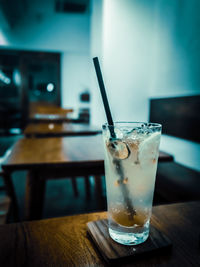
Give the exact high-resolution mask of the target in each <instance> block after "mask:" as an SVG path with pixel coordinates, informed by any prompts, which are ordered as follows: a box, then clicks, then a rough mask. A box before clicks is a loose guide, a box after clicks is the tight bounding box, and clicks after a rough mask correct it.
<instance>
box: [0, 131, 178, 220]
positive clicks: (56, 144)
mask: <svg viewBox="0 0 200 267" xmlns="http://www.w3.org/2000/svg"><path fill="white" fill-rule="evenodd" d="M103 158H104V153H103V141H102V136H101V135H92V136H76V137H49V138H23V139H20V140H18V141H17V142H16V143H15V145H14V146H13V148H12V150H11V153H10V155H9V156H8V158H7V159H6V161H4V163H3V164H2V168H3V170H4V171H5V173H9V174H11V173H13V172H14V171H17V170H26V171H28V176H27V185H26V201H25V207H26V208H25V209H26V219H27V220H32V219H38V218H41V217H42V210H43V203H44V194H45V181H46V180H47V179H56V178H65V177H76V176H87V175H93V176H94V178H95V188H96V197H97V200H98V201H101V195H102V188H101V179H100V177H99V176H100V175H104V160H103ZM172 160H173V156H172V155H169V154H167V153H164V152H160V155H159V161H160V162H166V161H172Z"/></svg>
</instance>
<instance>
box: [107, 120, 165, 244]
mask: <svg viewBox="0 0 200 267" xmlns="http://www.w3.org/2000/svg"><path fill="white" fill-rule="evenodd" d="M112 131H114V133H115V136H114V138H113V136H112V137H111V132H112ZM160 136H161V125H160V124H156V123H134V122H124V123H114V126H108V125H107V124H104V125H103V139H104V150H105V176H106V191H107V206H108V224H109V226H108V227H109V234H110V236H111V238H112V239H114V240H115V241H116V242H118V243H121V244H125V245H137V244H140V243H142V242H144V241H145V240H146V239H147V238H148V236H149V224H150V217H151V210H152V201H153V194H154V186H155V177H156V170H157V162H158V154H159V153H158V152H159V144H160Z"/></svg>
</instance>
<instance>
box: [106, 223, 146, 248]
mask: <svg viewBox="0 0 200 267" xmlns="http://www.w3.org/2000/svg"><path fill="white" fill-rule="evenodd" d="M109 234H110V237H111V238H112V239H113V240H114V241H116V242H117V243H120V244H123V245H128V246H132V245H138V244H141V243H143V242H145V241H146V240H147V238H148V236H149V227H148V228H146V229H145V230H144V231H141V232H140V231H139V232H135V233H134V232H133V231H132V232H129V233H128V232H122V231H116V230H113V229H111V228H109Z"/></svg>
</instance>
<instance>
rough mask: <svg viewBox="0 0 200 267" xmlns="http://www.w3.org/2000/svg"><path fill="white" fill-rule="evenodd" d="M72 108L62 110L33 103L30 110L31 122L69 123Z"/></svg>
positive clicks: (50, 105)
mask: <svg viewBox="0 0 200 267" xmlns="http://www.w3.org/2000/svg"><path fill="white" fill-rule="evenodd" d="M70 113H73V109H71V108H62V107H59V106H56V105H52V104H47V103H45V104H44V103H32V104H31V105H30V108H29V119H28V120H29V122H32V123H37V122H69V121H70V119H69V118H68V115H69V114H70Z"/></svg>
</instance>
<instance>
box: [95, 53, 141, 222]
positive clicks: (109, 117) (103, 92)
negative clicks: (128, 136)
mask: <svg viewBox="0 0 200 267" xmlns="http://www.w3.org/2000/svg"><path fill="white" fill-rule="evenodd" d="M93 62H94V67H95V70H96V74H97V80H98V83H99V88H100V91H101V96H102V100H103V104H104V108H105V112H106V117H107V120H108V127H109V126H111V127H109V130H110V135H111V137H112V138H113V139H116V134H115V131H114V123H113V119H112V115H111V112H110V107H109V103H108V99H107V95H106V90H105V86H104V82H103V77H102V73H101V68H100V65H99V60H98V57H94V58H93ZM113 163H114V164H115V165H116V169H117V172H118V174H119V176H120V180H121V188H122V194H123V197H124V201H125V203H126V205H125V206H126V207H125V209H127V211H128V213H129V217H130V219H132V218H133V215H134V214H135V213H136V212H135V210H134V208H133V206H132V203H131V200H130V198H129V191H128V188H127V186H126V184H124V183H123V180H124V174H123V168H122V166H121V164H120V161H119V160H117V159H115V160H114V161H113Z"/></svg>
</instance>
